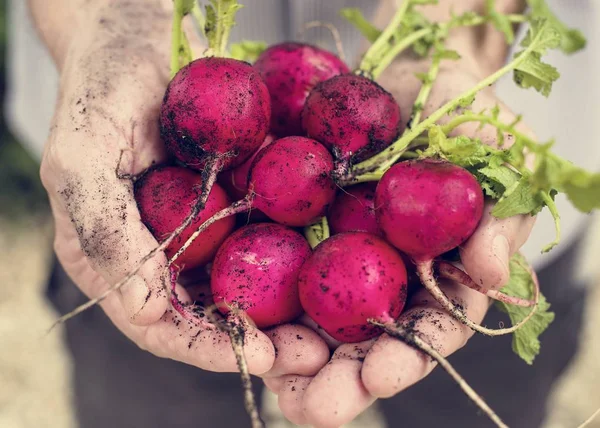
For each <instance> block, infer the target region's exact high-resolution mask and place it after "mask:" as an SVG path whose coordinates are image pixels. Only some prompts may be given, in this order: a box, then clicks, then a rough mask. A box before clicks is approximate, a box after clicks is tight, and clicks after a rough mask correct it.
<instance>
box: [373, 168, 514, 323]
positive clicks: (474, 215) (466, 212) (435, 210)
mask: <svg viewBox="0 0 600 428" xmlns="http://www.w3.org/2000/svg"><path fill="white" fill-rule="evenodd" d="M483 202H484V201H483V191H482V190H481V187H480V186H479V184H478V183H477V180H476V179H475V177H474V176H473V175H472V174H471V173H469V172H468V171H467V170H465V169H463V168H461V167H459V166H457V165H454V164H452V163H450V162H447V161H443V160H434V159H425V160H414V161H405V162H401V163H399V164H396V165H394V166H392V167H391V168H390V169H389V170H388V171H387V172H386V173H385V174H384V175H383V177H382V178H381V180H380V181H379V184H378V185H377V190H376V192H375V206H376V207H377V211H376V213H377V221H378V222H379V226H380V227H381V229H382V231H383V233H384V236H385V238H386V239H387V240H388V241H389V242H390V243H392V244H393V245H394V246H395V247H396V248H398V249H399V250H401V251H402V252H404V253H406V254H407V255H408V256H409V257H411V258H412V259H413V260H414V261H415V263H416V272H417V275H418V276H419V279H420V280H421V283H422V284H423V286H424V287H425V288H426V289H427V290H428V291H429V292H430V293H431V295H432V296H433V298H435V299H436V301H437V302H438V303H439V304H440V305H441V306H442V307H443V308H444V309H445V310H446V311H448V312H449V313H450V314H452V316H454V317H455V318H456V319H457V320H459V321H461V322H462V323H464V324H465V325H467V326H469V327H470V328H471V329H473V330H475V331H478V332H480V333H483V334H488V335H499V334H505V333H503V331H506V332H510V331H511V329H512V328H511V329H504V330H502V329H501V330H493V329H488V328H486V327H482V326H481V325H479V324H477V323H475V322H473V321H472V320H470V319H469V318H468V317H467V316H466V315H465V313H464V311H463V310H461V309H460V308H458V307H457V306H456V305H455V304H454V303H453V302H451V301H450V299H449V298H448V296H446V294H444V292H443V291H442V290H441V289H440V287H439V286H438V284H437V281H436V279H435V277H434V274H433V259H435V258H436V257H439V256H441V255H442V254H444V253H446V252H447V251H449V250H451V249H452V248H455V247H457V246H459V245H461V244H462V243H463V242H465V241H466V240H467V239H468V238H469V237H470V236H471V235H472V234H473V232H474V231H475V228H476V227H477V225H478V224H479V222H480V220H481V216H482V214H483Z"/></svg>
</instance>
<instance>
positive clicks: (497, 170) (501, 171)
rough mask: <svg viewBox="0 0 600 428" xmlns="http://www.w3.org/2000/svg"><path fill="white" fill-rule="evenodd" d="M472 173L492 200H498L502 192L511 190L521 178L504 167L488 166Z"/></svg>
mask: <svg viewBox="0 0 600 428" xmlns="http://www.w3.org/2000/svg"><path fill="white" fill-rule="evenodd" d="M474 173H475V177H477V179H478V181H479V184H480V185H481V187H482V189H483V190H484V191H485V193H486V194H487V195H488V196H489V197H491V198H494V199H500V198H501V197H502V195H504V192H506V190H507V189H511V188H513V187H514V186H515V185H516V183H517V182H518V181H519V179H520V177H521V175H520V174H519V173H518V172H516V171H514V170H513V169H511V168H509V167H508V166H506V165H497V166H493V165H492V164H488V165H487V166H484V167H483V168H479V169H477V170H476V171H475V172H474Z"/></svg>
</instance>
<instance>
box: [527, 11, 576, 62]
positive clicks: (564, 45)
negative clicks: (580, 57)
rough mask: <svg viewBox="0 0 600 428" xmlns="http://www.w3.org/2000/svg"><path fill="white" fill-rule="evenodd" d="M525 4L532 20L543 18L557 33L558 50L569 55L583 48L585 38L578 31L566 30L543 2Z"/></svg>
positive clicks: (565, 26) (564, 25)
mask: <svg viewBox="0 0 600 428" xmlns="http://www.w3.org/2000/svg"><path fill="white" fill-rule="evenodd" d="M527 3H528V4H529V7H530V8H531V14H532V15H533V17H534V18H545V19H546V20H548V22H550V24H551V25H552V27H554V28H555V29H556V31H558V33H559V34H560V36H561V41H560V48H561V50H562V51H563V52H564V53H567V54H571V53H574V52H577V51H578V50H580V49H583V48H584V47H585V45H586V40H585V36H584V35H583V34H582V33H581V32H580V31H579V30H576V29H572V28H568V27H567V25H566V24H564V23H563V22H562V21H560V20H559V19H558V17H557V16H556V15H555V14H554V13H553V12H552V10H550V8H549V7H548V5H547V4H546V1H545V0H527Z"/></svg>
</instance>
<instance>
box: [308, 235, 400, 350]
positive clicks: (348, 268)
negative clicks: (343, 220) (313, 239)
mask: <svg viewBox="0 0 600 428" xmlns="http://www.w3.org/2000/svg"><path fill="white" fill-rule="evenodd" d="M298 289H299V292H300V301H301V302H302V307H303V308H304V310H305V311H306V313H307V314H308V315H309V316H310V317H311V318H312V319H313V320H314V321H315V322H317V324H319V325H320V326H321V327H322V328H323V329H324V330H325V331H326V332H327V333H328V334H329V335H330V336H332V337H333V338H334V339H336V340H339V341H341V342H350V343H352V342H360V341H363V340H366V339H369V338H371V337H375V336H377V335H379V334H380V333H381V330H380V329H379V328H377V327H374V326H373V325H371V324H370V323H369V319H375V320H378V321H380V322H382V323H387V322H392V321H393V320H395V319H396V318H397V317H398V316H399V315H400V313H401V312H402V309H403V308H404V305H405V302H406V293H407V277H406V268H405V266H404V262H403V261H402V258H401V257H400V255H399V254H398V252H397V251H396V250H395V249H394V248H393V247H391V246H390V245H389V244H388V243H386V242H385V241H384V240H383V239H381V238H379V237H377V236H375V235H371V234H368V233H364V232H346V233H340V234H339V235H334V236H332V237H331V238H329V239H326V240H325V241H323V242H322V243H320V244H319V245H318V246H317V247H316V248H315V250H314V252H313V254H312V256H311V257H310V258H309V259H308V260H307V261H306V263H304V265H303V266H302V269H301V270H300V274H299V276H298Z"/></svg>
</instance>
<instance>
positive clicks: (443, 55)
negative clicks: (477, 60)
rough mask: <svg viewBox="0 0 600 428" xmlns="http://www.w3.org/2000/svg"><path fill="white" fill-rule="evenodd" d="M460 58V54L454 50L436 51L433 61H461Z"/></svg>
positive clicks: (442, 49)
mask: <svg viewBox="0 0 600 428" xmlns="http://www.w3.org/2000/svg"><path fill="white" fill-rule="evenodd" d="M460 58H461V57H460V54H459V53H458V52H456V51H455V50H452V49H444V48H440V49H436V51H435V53H434V54H433V59H450V60H459V59H460Z"/></svg>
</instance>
